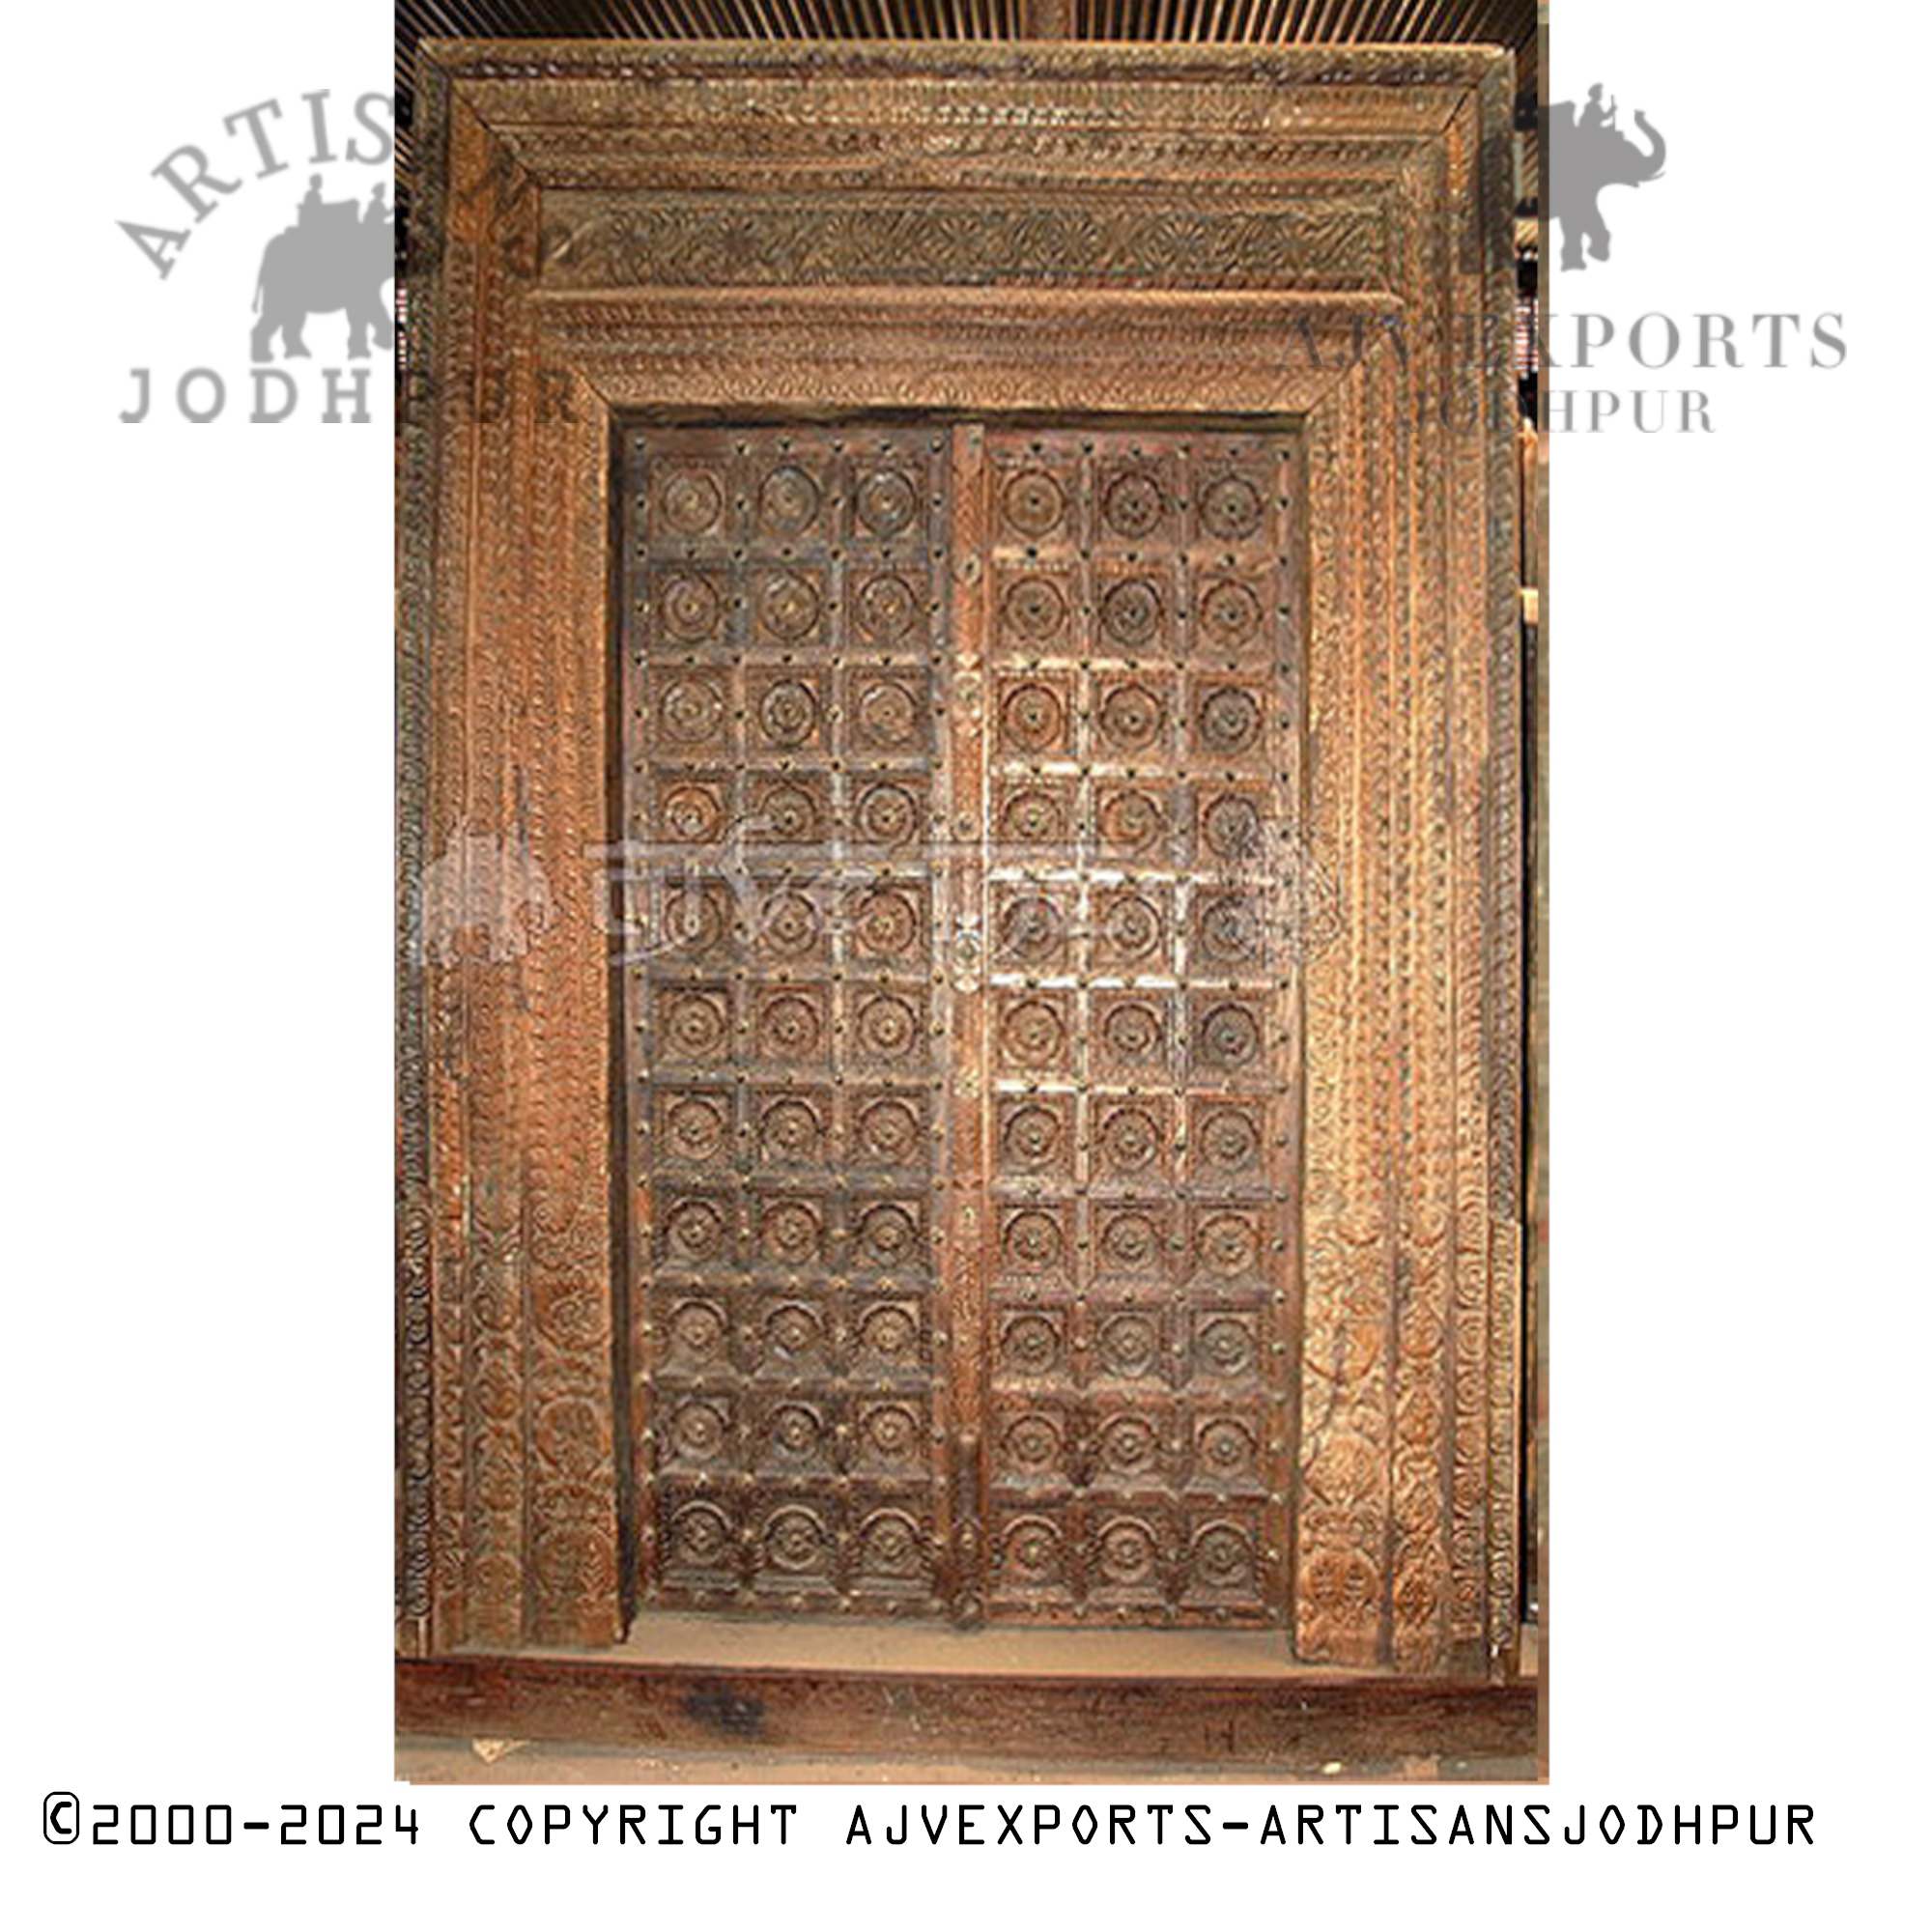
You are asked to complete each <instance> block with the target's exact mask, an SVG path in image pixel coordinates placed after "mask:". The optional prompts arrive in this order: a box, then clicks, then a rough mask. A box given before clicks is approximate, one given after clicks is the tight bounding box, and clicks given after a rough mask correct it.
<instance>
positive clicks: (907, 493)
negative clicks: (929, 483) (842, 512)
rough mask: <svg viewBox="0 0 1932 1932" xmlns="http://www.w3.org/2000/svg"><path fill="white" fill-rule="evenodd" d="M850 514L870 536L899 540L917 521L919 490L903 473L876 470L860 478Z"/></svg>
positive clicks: (896, 470) (893, 470)
mask: <svg viewBox="0 0 1932 1932" xmlns="http://www.w3.org/2000/svg"><path fill="white" fill-rule="evenodd" d="M852 510H853V514H854V515H855V516H856V517H857V518H858V520H859V524H860V526H861V527H862V528H864V529H867V530H869V531H870V532H871V534H872V535H873V536H875V537H878V538H880V539H881V540H885V539H889V538H892V537H896V536H902V535H903V534H904V533H905V532H906V531H907V530H909V529H911V527H912V526H913V525H914V523H915V522H916V521H917V520H918V517H919V486H918V484H917V483H915V482H914V481H913V479H912V478H911V477H910V476H908V475H907V474H906V472H905V471H904V470H902V469H875V470H873V471H872V472H871V473H870V474H869V475H867V476H864V477H861V478H860V481H859V487H858V489H857V491H856V492H855V493H854V494H853V498H852Z"/></svg>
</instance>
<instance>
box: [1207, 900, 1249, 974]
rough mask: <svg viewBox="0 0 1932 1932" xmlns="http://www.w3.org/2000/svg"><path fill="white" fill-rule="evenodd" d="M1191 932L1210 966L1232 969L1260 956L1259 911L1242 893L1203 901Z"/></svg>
mask: <svg viewBox="0 0 1932 1932" xmlns="http://www.w3.org/2000/svg"><path fill="white" fill-rule="evenodd" d="M1195 931H1196V935H1197V937H1198V938H1199V940H1200V943H1201V952H1202V955H1203V957H1204V958H1206V959H1207V960H1208V962H1209V963H1210V964H1212V965H1215V966H1220V967H1225V968H1234V967H1238V966H1244V965H1246V964H1247V963H1248V962H1249V961H1250V960H1252V959H1259V958H1260V957H1261V952H1262V932H1263V922H1262V909H1261V907H1260V905H1259V904H1257V903H1256V901H1255V900H1254V899H1253V898H1252V897H1251V896H1250V895H1248V894H1246V893H1218V894H1215V895H1212V896H1211V897H1208V898H1205V899H1203V900H1202V901H1201V905H1200V910H1199V913H1198V915H1197V919H1196V923H1195Z"/></svg>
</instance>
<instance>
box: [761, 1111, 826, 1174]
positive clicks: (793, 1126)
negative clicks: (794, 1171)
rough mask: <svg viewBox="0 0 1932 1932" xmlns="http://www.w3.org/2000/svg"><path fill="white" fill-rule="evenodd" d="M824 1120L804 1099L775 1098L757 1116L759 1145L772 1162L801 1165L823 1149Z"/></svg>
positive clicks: (815, 1158) (812, 1158)
mask: <svg viewBox="0 0 1932 1932" xmlns="http://www.w3.org/2000/svg"><path fill="white" fill-rule="evenodd" d="M824 1146H825V1123H824V1122H822V1121H821V1120H820V1119H819V1117H818V1110H817V1109H816V1108H815V1107H813V1106H812V1105H810V1102H808V1101H805V1100H774V1101H773V1102H772V1103H771V1105H770V1106H768V1107H767V1108H766V1109H765V1111H764V1113H763V1114H762V1115H760V1116H759V1119H758V1147H759V1149H760V1151H762V1152H763V1154H764V1157H765V1158H766V1159H767V1160H770V1161H779V1162H783V1163H786V1164H788V1165H798V1164H800V1163H803V1162H806V1161H815V1160H817V1159H818V1158H819V1157H820V1155H821V1153H822V1152H823V1151H824Z"/></svg>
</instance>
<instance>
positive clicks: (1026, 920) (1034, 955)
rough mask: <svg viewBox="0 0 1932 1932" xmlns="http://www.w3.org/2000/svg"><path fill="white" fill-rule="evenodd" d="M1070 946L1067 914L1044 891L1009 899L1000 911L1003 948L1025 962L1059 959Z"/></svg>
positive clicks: (1036, 963) (1009, 956)
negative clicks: (1067, 942)
mask: <svg viewBox="0 0 1932 1932" xmlns="http://www.w3.org/2000/svg"><path fill="white" fill-rule="evenodd" d="M1065 947H1066V916H1065V914H1064V913H1063V912H1062V911H1061V909H1060V908H1059V907H1058V906H1057V905H1055V904H1054V902H1053V901H1052V900H1051V899H1050V898H1048V897H1047V896H1046V895H1044V894H1043V893H1026V894H1023V895H1021V896H1019V897H1018V898H1013V899H1009V900H1008V902H1007V904H1006V907H1005V909H1004V910H1003V911H1002V913H1001V915H1000V952H1001V953H1002V955H1003V956H1004V957H1005V958H1007V959H1009V960H1012V961H1014V962H1016V963H1017V964H1019V965H1022V966H1036V967H1045V966H1051V965H1053V964H1055V963H1056V962H1057V961H1059V960H1060V959H1061V958H1062V956H1063V955H1064V953H1065Z"/></svg>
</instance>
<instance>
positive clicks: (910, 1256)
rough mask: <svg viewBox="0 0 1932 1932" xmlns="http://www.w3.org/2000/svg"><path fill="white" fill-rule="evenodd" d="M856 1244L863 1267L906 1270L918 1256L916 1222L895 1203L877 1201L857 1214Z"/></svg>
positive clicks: (918, 1244)
mask: <svg viewBox="0 0 1932 1932" xmlns="http://www.w3.org/2000/svg"><path fill="white" fill-rule="evenodd" d="M856 1241H857V1245H858V1251H859V1259H860V1260H861V1261H862V1262H863V1263H864V1264H866V1265H867V1267H875V1268H904V1267H910V1266H912V1265H913V1264H914V1263H916V1262H917V1261H918V1260H919V1257H920V1236H919V1222H918V1220H917V1219H916V1218H915V1216H914V1215H913V1214H912V1213H911V1211H910V1210H909V1209H907V1208H903V1207H901V1206H900V1205H899V1203H898V1202H896V1201H877V1202H874V1203H873V1204H872V1206H871V1207H869V1208H867V1209H866V1211H865V1212H864V1213H863V1214H861V1215H860V1217H859V1226H858V1228H857V1230H856Z"/></svg>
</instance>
